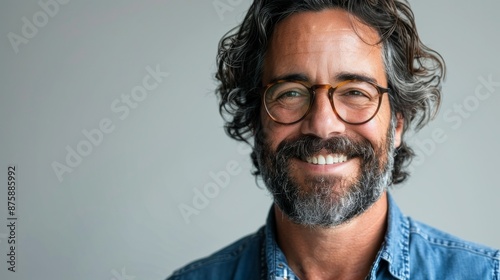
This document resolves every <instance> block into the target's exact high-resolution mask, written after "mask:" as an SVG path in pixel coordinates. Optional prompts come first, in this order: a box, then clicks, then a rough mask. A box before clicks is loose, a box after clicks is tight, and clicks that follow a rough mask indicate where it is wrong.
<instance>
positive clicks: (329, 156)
mask: <svg viewBox="0 0 500 280" xmlns="http://www.w3.org/2000/svg"><path fill="white" fill-rule="evenodd" d="M334 162H335V160H334V159H333V156H332V155H327V156H326V164H333V163H334Z"/></svg>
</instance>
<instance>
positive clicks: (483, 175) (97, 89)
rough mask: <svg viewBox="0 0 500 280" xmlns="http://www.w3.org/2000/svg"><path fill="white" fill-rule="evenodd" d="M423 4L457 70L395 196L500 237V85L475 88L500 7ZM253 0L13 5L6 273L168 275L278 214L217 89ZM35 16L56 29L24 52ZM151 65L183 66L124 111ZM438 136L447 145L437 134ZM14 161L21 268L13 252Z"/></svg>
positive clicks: (5, 159) (489, 72) (422, 16)
mask: <svg viewBox="0 0 500 280" xmlns="http://www.w3.org/2000/svg"><path fill="white" fill-rule="evenodd" d="M41 2H43V3H46V2H47V0H42V1H41ZM214 3H216V4H218V3H225V4H226V5H227V6H226V8H227V10H225V11H224V12H222V13H221V12H219V13H218V12H217V10H216V9H215V6H214ZM411 3H412V5H413V8H414V12H415V14H416V19H417V25H418V27H419V30H420V33H421V37H422V39H423V41H424V42H425V43H427V44H428V45H429V46H430V47H432V48H435V49H437V50H439V51H440V52H441V54H442V55H443V56H444V58H445V60H446V61H447V63H448V69H449V72H448V78H447V80H446V83H445V85H444V100H443V104H442V109H441V113H440V115H439V116H438V117H437V118H436V120H435V121H434V122H433V123H432V124H431V125H430V126H429V127H427V128H426V129H424V130H422V131H421V133H419V134H417V135H416V136H412V137H411V139H412V141H413V142H415V143H417V144H418V143H420V146H419V147H420V148H417V150H418V151H419V155H420V157H419V159H418V160H417V161H416V162H415V164H414V167H413V174H412V177H411V178H410V180H409V182H408V183H406V184H405V185H403V186H401V187H397V188H396V189H395V190H394V191H393V193H394V195H395V197H396V199H397V201H398V202H399V205H400V207H401V208H402V209H403V210H404V212H405V213H406V214H409V215H411V216H413V217H415V218H417V219H419V220H422V221H424V222H426V223H428V224H431V225H434V226H437V227H439V228H441V229H443V230H446V231H449V232H451V233H453V234H455V235H458V236H460V237H463V238H466V239H470V240H474V241H476V242H480V243H484V244H487V245H489V246H493V247H500V239H499V238H498V237H499V236H500V226H499V223H498V213H500V190H499V184H498V182H497V178H496V177H497V175H498V166H499V165H498V163H497V162H498V158H500V152H499V149H498V143H500V133H499V128H498V127H499V125H498V120H499V117H500V113H499V110H498V106H499V105H500V96H499V95H500V86H496V87H493V88H491V89H492V93H491V94H489V96H488V97H487V98H483V99H484V100H479V99H478V98H477V97H475V95H474V93H475V90H476V88H477V87H479V86H480V85H481V81H480V78H481V77H483V78H484V79H486V80H488V77H489V76H491V79H492V80H493V81H495V82H500V71H499V68H498V67H499V65H500V56H499V55H498V50H500V38H499V35H500V34H499V29H500V22H499V20H498V15H497V13H498V11H499V10H500V2H498V1H496V0H483V1H480V2H475V3H472V2H471V1H465V0H460V1H456V0H453V1H452V0H446V1H433V0H425V1H424V0H420V1H411ZM249 4H250V2H249V1H247V0H245V1H240V0H220V1H215V2H214V1H194V0H190V1H181V0H175V1H155V0H145V1H140V2H139V1H132V0H129V1H120V2H118V1H113V2H111V1H106V2H103V1H97V0H94V1H77V0H73V1H69V3H67V4H60V5H59V7H58V9H59V11H57V13H54V14H53V16H52V17H51V16H48V17H47V19H48V21H47V22H46V24H43V15H41V14H40V11H43V10H42V8H41V6H40V5H39V4H38V2H37V1H22V2H19V1H15V2H14V1H2V2H0V35H1V39H0V63H1V75H0V92H1V97H0V131H1V134H0V137H1V141H0V144H1V146H0V165H1V169H0V170H3V171H1V173H0V174H1V175H0V177H1V179H0V181H1V182H2V184H1V185H2V186H3V187H2V188H1V189H0V260H1V261H0V278H1V279H34V278H37V279H116V280H120V279H137V280H139V279H163V278H164V277H166V276H167V275H169V274H170V273H171V272H172V271H173V270H174V269H175V268H178V267H179V266H181V265H183V264H185V263H187V262H188V261H191V260H193V259H195V258H198V257H201V256H204V255H207V254H209V253H211V252H213V251H215V250H217V249H218V248H220V247H222V246H223V245H226V244H228V243H229V242H232V241H233V240H235V239H237V238H239V237H241V236H243V235H246V234H248V233H251V232H254V231H255V230H257V228H258V227H259V226H260V225H262V224H263V223H264V221H265V217H266V215H267V211H268V209H269V206H270V204H271V200H270V198H269V196H268V195H267V193H266V191H265V190H263V189H262V188H259V187H257V186H256V184H255V181H254V179H253V177H252V176H251V175H250V172H249V170H250V168H251V165H250V161H249V159H248V155H247V154H248V149H247V148H246V147H245V146H241V145H238V144H237V143H235V142H233V141H231V140H230V139H229V138H228V137H227V136H226V135H225V134H224V131H223V129H222V126H223V122H222V120H221V118H220V116H219V115H218V110H217V100H216V99H215V97H214V96H213V94H212V92H213V89H214V86H215V82H214V79H213V73H214V71H215V66H214V62H215V54H216V47H217V43H218V40H219V38H220V37H221V36H222V35H223V34H224V33H225V32H226V31H227V30H229V29H230V28H231V27H233V26H235V25H236V22H239V21H240V20H241V19H242V17H243V13H244V11H245V10H246V9H247V8H248V6H249ZM34 15H38V18H37V20H38V22H39V24H40V22H41V24H40V25H43V26H42V27H40V28H38V30H37V32H36V34H34V36H32V38H28V39H27V43H26V44H24V43H22V44H20V45H19V46H18V52H17V53H16V51H15V48H14V47H13V46H12V44H11V42H10V41H9V37H8V34H9V32H13V33H15V34H17V35H19V36H21V35H22V27H23V25H24V22H23V20H22V18H23V17H26V18H27V19H28V20H29V21H30V22H33V16H34ZM31 35H33V34H31ZM148 66H149V67H151V68H153V69H155V68H156V67H159V69H160V70H161V71H163V72H168V73H169V76H168V77H167V78H164V79H163V80H162V81H161V82H160V83H159V85H158V87H157V88H156V89H154V90H151V91H149V92H148V93H147V95H146V96H145V97H144V100H142V101H141V102H137V106H136V108H130V112H129V114H128V115H127V116H126V117H124V115H122V113H117V112H115V111H113V109H111V105H112V104H113V103H116V102H118V104H119V105H120V106H123V105H124V103H121V101H120V99H121V95H122V94H124V95H130V94H131V91H132V89H134V87H136V86H139V85H141V84H142V80H143V78H144V77H145V76H147V75H148V72H147V70H146V67H148ZM480 92H482V93H488V91H487V90H486V89H485V88H483V89H481V91H480ZM116 100H117V101H116ZM115 105H116V104H115ZM459 105H460V106H464V105H465V107H464V108H466V109H464V110H465V113H464V114H463V115H460V114H459V113H458V112H457V111H456V110H457V109H456V108H458V107H457V106H459ZM120 117H122V118H123V119H121V118H120ZM103 119H109V121H110V122H111V123H112V125H113V127H114V130H113V131H112V132H111V133H105V134H104V136H103V139H102V141H101V142H100V143H99V145H94V146H93V147H92V151H91V152H89V155H87V156H85V157H82V160H81V162H80V163H79V164H78V165H77V166H76V167H75V168H72V172H71V173H69V172H68V173H65V174H63V176H62V179H63V180H62V182H60V181H59V180H58V178H57V176H56V174H55V172H54V170H53V167H52V166H51V165H52V163H53V162H59V163H61V164H65V157H66V155H67V153H68V152H67V150H66V147H67V146H69V147H71V148H72V149H76V148H77V145H78V144H79V143H80V142H82V141H85V139H86V137H85V136H84V135H83V134H82V130H87V131H90V130H93V129H97V128H99V123H100V122H101V121H102V120H103ZM436 130H437V131H440V132H433V131H436ZM433 133H438V134H439V133H441V138H440V139H438V140H440V143H436V144H434V145H430V144H429V141H430V139H432V134H433ZM443 138H445V139H444V141H441V140H443ZM422 143H427V144H425V145H424V146H422ZM422 147H424V148H422ZM231 163H233V164H237V165H238V167H239V169H238V171H239V172H238V173H234V174H233V175H230V180H229V183H228V184H227V186H226V187H224V188H220V189H219V192H218V193H214V195H213V196H212V197H211V198H209V199H208V200H207V201H208V205H206V207H204V208H203V209H201V210H199V213H198V214H197V215H192V216H191V217H190V222H189V223H186V221H185V220H184V219H183V217H182V215H181V214H180V210H179V206H180V205H182V204H186V205H192V200H193V198H194V197H195V193H196V190H201V191H203V188H204V187H205V186H207V185H210V184H213V183H214V182H215V181H214V179H213V178H212V177H211V176H210V173H211V172H212V173H219V172H221V171H224V170H226V169H227V165H228V164H231ZM11 164H14V165H16V166H17V169H18V171H17V200H16V202H17V204H16V206H17V216H18V219H19V220H18V221H17V228H16V231H17V233H16V238H17V252H16V253H17V265H16V269H17V272H16V273H11V272H9V271H7V266H8V265H7V263H6V260H7V256H6V254H7V245H8V244H7V233H8V232H7V230H8V229H7V227H6V225H7V220H6V218H7V205H6V204H7V199H6V196H7V189H6V181H7V175H6V173H7V171H6V170H7V166H9V165H11ZM133 277H135V278H133Z"/></svg>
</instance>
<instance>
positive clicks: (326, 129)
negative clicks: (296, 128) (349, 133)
mask: <svg viewBox="0 0 500 280" xmlns="http://www.w3.org/2000/svg"><path fill="white" fill-rule="evenodd" d="M328 88H329V87H326V86H325V87H320V88H317V89H316V90H315V92H316V95H315V97H314V102H313V104H312V105H311V109H310V111H309V113H308V114H307V116H306V117H305V118H304V120H302V122H301V132H302V133H303V134H305V135H314V136H316V137H319V138H323V139H327V138H330V137H332V136H335V135H338V134H342V133H343V132H344V131H345V128H346V127H345V123H344V122H343V121H342V120H341V119H340V118H339V117H338V116H337V114H335V111H334V110H333V107H332V103H331V100H330V97H329V94H328Z"/></svg>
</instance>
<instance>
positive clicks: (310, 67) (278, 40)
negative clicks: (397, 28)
mask: <svg viewBox="0 0 500 280" xmlns="http://www.w3.org/2000/svg"><path fill="white" fill-rule="evenodd" d="M379 41H380V37H379V35H378V33H377V31H376V30H375V29H373V28H372V27H370V26H368V25H366V24H364V23H362V22H361V21H360V20H359V19H358V18H356V17H355V16H354V15H352V14H350V13H348V12H346V11H344V10H340V9H328V10H323V11H320V12H299V13H296V14H292V15H290V16H288V17H287V18H285V19H283V20H282V21H281V22H279V23H278V24H277V25H276V27H275V29H274V31H273V35H272V37H271V40H270V44H269V46H268V50H267V52H266V56H265V60H264V68H263V82H264V83H265V82H269V81H270V80H272V79H275V78H277V77H281V76H286V75H287V74H290V73H292V72H293V73H294V74H304V75H307V76H312V77H310V79H311V80H313V79H316V80H317V79H326V78H325V77H323V76H322V75H326V74H329V75H333V76H335V75H336V74H339V73H340V72H354V73H353V74H362V75H366V74H369V75H370V76H378V77H374V78H375V79H376V80H379V78H382V76H384V77H385V74H384V71H383V61H382V48H381V44H379ZM381 71H382V73H381ZM305 72H307V73H305ZM331 77H332V76H331ZM382 79H383V78H382ZM328 81H329V82H332V80H331V79H328ZM379 82H381V81H379Z"/></svg>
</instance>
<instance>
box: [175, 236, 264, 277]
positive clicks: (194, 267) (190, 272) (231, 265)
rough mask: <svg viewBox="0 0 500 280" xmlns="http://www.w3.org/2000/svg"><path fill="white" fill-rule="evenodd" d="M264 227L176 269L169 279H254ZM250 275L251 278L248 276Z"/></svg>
mask: <svg viewBox="0 0 500 280" xmlns="http://www.w3.org/2000/svg"><path fill="white" fill-rule="evenodd" d="M263 238H264V227H262V228H261V229H259V231H257V232H256V233H254V234H251V235H248V236H245V237H243V238H241V239H240V240H238V241H236V242H234V243H232V244H230V245H229V246H227V247H225V248H223V249H221V250H219V251H217V252H215V253H214V254H212V255H210V256H208V257H205V258H203V259H199V260H197V261H194V262H192V263H190V264H188V265H186V266H184V267H182V268H180V269H178V270H176V271H175V272H174V273H173V274H172V275H171V276H170V277H169V278H167V279H168V280H187V279H250V278H251V279H254V278H257V277H251V275H252V274H255V273H258V269H256V268H258V267H259V266H260V246H261V243H262V240H263ZM248 277H250V278H248Z"/></svg>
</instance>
